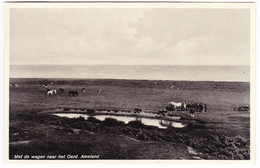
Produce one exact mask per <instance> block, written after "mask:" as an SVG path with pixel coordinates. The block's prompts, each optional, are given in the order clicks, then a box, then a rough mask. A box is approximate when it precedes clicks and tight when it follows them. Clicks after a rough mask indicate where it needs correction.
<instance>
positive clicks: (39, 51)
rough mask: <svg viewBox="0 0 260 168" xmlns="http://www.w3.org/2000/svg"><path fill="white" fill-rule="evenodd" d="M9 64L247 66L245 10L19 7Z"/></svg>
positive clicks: (12, 25)
mask: <svg viewBox="0 0 260 168" xmlns="http://www.w3.org/2000/svg"><path fill="white" fill-rule="evenodd" d="M10 19H11V20H10V63H11V64H32V65H35V64H61V65H62V64H69V65H71V64H72V65H73V64H83V65H84V64H86V65H106V64H113V65H125V64H128V65H129V64H130V65H136V64H137V65H147V64H148V65H249V61H250V60H249V58H250V11H249V10H247V9H171V8H167V9H141V8H136V9H130V8H126V9H112V8H111V9H104V8H103V9H90V8H87V9H58V8H56V9H55V8H53V9H43V8H41V9H32V8H31V9H19V8H13V9H11V12H10Z"/></svg>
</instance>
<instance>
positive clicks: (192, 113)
mask: <svg viewBox="0 0 260 168" xmlns="http://www.w3.org/2000/svg"><path fill="white" fill-rule="evenodd" d="M194 112H195V111H194V109H189V113H190V116H191V117H194Z"/></svg>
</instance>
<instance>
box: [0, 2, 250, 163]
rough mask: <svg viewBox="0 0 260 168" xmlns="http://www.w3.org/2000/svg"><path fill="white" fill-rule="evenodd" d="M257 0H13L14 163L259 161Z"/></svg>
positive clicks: (9, 29)
mask: <svg viewBox="0 0 260 168" xmlns="http://www.w3.org/2000/svg"><path fill="white" fill-rule="evenodd" d="M254 17H255V4H254V3H169V2H164V3H162V2H161V3H152V2H151V3H144V2H139V3H137V2H135V3H127V2H125V3H116V2H110V3H94V2H92V3H5V23H7V24H6V25H5V34H6V35H7V38H6V39H5V44H7V45H6V46H5V48H6V50H5V66H6V67H5V68H6V72H5V79H6V81H5V82H6V84H7V86H6V87H5V89H6V90H7V93H6V96H7V102H6V103H7V105H8V106H7V107H6V109H5V114H6V117H7V118H5V122H7V123H6V124H5V125H6V126H7V128H6V130H7V131H8V132H7V134H8V135H7V137H5V139H6V141H7V142H6V144H7V145H6V151H7V152H8V153H6V154H7V159H8V160H9V161H18V162H19V160H23V161H25V160H28V161H32V160H34V161H38V160H43V161H55V160H56V161H57V160H65V161H69V160H78V161H79V162H80V161H84V160H85V161H88V160H173V161H175V160H186V161H191V160H197V161H199V160H209V161H213V160H215V161H216V160H217V161H224V160H243V161H251V160H254V159H255V148H254V146H255V125H254V123H255V97H254V95H255V76H254V75H255V63H254V61H255V19H254Z"/></svg>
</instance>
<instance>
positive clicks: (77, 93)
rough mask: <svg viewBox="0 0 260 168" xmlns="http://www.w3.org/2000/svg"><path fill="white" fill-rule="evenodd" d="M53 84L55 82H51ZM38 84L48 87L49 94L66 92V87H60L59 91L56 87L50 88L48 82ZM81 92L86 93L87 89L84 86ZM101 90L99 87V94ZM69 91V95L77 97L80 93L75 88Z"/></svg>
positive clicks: (47, 92)
mask: <svg viewBox="0 0 260 168" xmlns="http://www.w3.org/2000/svg"><path fill="white" fill-rule="evenodd" d="M52 84H53V83H52V82H51V83H50V85H52ZM38 86H42V87H44V88H46V89H47V91H46V94H47V95H55V94H57V93H64V92H65V89H63V88H59V89H58V91H59V92H57V90H56V89H49V85H48V84H40V83H38ZM81 92H82V93H85V92H86V89H85V88H82V89H81ZM100 92H101V89H100V88H99V89H98V91H97V93H98V94H99V93H100ZM68 93H69V95H68V96H69V97H77V96H78V95H79V91H75V90H70V91H68Z"/></svg>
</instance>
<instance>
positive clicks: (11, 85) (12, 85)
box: [10, 83, 19, 87]
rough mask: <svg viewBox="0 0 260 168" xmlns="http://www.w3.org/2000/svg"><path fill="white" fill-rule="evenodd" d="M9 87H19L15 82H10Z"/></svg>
mask: <svg viewBox="0 0 260 168" xmlns="http://www.w3.org/2000/svg"><path fill="white" fill-rule="evenodd" d="M10 87H19V86H18V84H17V83H14V84H10Z"/></svg>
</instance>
